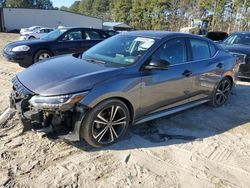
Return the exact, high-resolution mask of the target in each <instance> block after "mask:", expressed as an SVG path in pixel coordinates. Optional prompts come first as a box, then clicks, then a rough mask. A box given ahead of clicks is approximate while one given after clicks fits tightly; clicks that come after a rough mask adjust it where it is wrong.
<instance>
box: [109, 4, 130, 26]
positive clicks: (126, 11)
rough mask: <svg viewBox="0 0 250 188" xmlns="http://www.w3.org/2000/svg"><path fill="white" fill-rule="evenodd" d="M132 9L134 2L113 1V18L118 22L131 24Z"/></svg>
mask: <svg viewBox="0 0 250 188" xmlns="http://www.w3.org/2000/svg"><path fill="white" fill-rule="evenodd" d="M131 9H132V0H113V2H112V18H113V20H114V21H116V22H125V23H129V16H130V12H131Z"/></svg>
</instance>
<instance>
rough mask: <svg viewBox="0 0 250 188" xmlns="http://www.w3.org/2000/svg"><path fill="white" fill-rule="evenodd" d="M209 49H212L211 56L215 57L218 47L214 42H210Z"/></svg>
mask: <svg viewBox="0 0 250 188" xmlns="http://www.w3.org/2000/svg"><path fill="white" fill-rule="evenodd" d="M209 49H210V55H211V57H213V56H214V55H215V54H216V52H217V48H216V47H215V46H214V45H213V44H212V43H209Z"/></svg>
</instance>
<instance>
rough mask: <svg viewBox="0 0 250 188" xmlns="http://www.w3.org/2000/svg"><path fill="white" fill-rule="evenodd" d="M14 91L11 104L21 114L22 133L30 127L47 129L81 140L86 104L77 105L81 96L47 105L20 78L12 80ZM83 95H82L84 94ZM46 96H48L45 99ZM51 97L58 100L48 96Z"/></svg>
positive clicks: (32, 128) (53, 98) (50, 98)
mask: <svg viewBox="0 0 250 188" xmlns="http://www.w3.org/2000/svg"><path fill="white" fill-rule="evenodd" d="M12 83H13V91H12V93H11V95H10V107H11V108H13V109H15V110H16V111H17V113H18V114H19V117H20V120H21V122H22V124H23V132H25V131H28V130H39V131H41V130H48V129H47V128H50V130H51V131H52V132H57V133H59V134H60V133H61V134H63V135H65V134H68V135H67V136H66V138H68V139H70V140H72V141H78V140H80V127H81V122H82V120H83V117H84V116H85V113H86V112H87V107H85V106H80V105H78V103H77V102H78V101H79V100H81V99H82V98H81V97H79V96H80V95H70V96H68V98H66V97H64V99H65V100H64V101H63V100H61V98H60V101H61V102H62V103H61V104H62V105H55V103H52V105H48V104H47V103H44V101H42V102H41V103H39V101H41V99H42V97H40V98H39V96H38V95H36V94H34V93H32V92H31V91H29V90H28V89H27V88H25V87H24V86H23V85H22V84H21V83H20V82H19V80H18V79H17V78H14V79H13V80H12ZM81 96H83V94H82V93H81ZM46 99H47V98H46ZM48 99H49V100H59V98H58V97H57V98H56V97H49V98H48Z"/></svg>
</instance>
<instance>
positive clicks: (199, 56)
mask: <svg viewBox="0 0 250 188" xmlns="http://www.w3.org/2000/svg"><path fill="white" fill-rule="evenodd" d="M190 44H191V48H192V60H193V61H198V60H203V59H209V58H210V49H209V45H208V42H206V41H203V40H199V39H190Z"/></svg>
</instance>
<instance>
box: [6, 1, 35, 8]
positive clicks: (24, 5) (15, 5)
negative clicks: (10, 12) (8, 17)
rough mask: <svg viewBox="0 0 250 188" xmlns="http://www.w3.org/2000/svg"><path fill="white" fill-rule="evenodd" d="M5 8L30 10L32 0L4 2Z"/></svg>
mask: <svg viewBox="0 0 250 188" xmlns="http://www.w3.org/2000/svg"><path fill="white" fill-rule="evenodd" d="M5 4H6V7H13V8H32V7H33V0H6V2H5Z"/></svg>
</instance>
